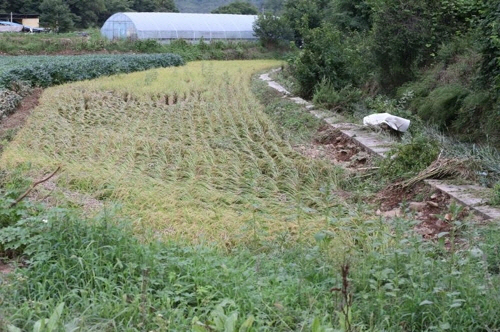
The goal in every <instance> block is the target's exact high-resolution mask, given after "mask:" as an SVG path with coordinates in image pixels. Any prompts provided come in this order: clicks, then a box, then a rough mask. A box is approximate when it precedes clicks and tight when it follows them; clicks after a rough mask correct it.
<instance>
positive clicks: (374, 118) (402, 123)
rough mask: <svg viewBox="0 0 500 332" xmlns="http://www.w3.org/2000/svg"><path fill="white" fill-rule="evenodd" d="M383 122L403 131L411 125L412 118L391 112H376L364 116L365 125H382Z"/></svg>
mask: <svg viewBox="0 0 500 332" xmlns="http://www.w3.org/2000/svg"><path fill="white" fill-rule="evenodd" d="M383 123H385V124H386V125H388V126H389V127H391V128H392V129H394V130H397V131H400V132H403V133H404V132H405V131H407V130H408V127H410V120H408V119H405V118H400V117H399V116H394V115H391V114H389V113H375V114H371V115H368V116H365V117H364V118H363V125H365V126H380V125H381V124H383Z"/></svg>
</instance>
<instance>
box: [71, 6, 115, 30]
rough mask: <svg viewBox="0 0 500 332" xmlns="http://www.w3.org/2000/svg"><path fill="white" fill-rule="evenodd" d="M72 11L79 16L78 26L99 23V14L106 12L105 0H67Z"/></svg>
mask: <svg viewBox="0 0 500 332" xmlns="http://www.w3.org/2000/svg"><path fill="white" fill-rule="evenodd" d="M66 3H67V4H68V6H69V9H70V11H71V12H72V13H73V14H74V15H75V16H76V17H78V18H77V19H76V20H75V21H76V24H75V25H76V27H78V28H88V27H91V26H96V25H98V20H99V15H102V13H104V12H106V2H105V0H66Z"/></svg>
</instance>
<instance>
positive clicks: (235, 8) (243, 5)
mask: <svg viewBox="0 0 500 332" xmlns="http://www.w3.org/2000/svg"><path fill="white" fill-rule="evenodd" d="M258 13H259V10H258V9H257V7H255V6H254V5H252V4H251V3H248V2H242V1H235V2H233V3H230V4H228V5H226V6H221V7H219V8H217V9H214V10H212V14H242V15H257V14H258Z"/></svg>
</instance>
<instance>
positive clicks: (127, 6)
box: [98, 0, 132, 26]
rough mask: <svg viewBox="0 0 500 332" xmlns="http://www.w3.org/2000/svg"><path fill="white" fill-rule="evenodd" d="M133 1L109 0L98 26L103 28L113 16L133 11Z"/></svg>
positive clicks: (100, 16)
mask: <svg viewBox="0 0 500 332" xmlns="http://www.w3.org/2000/svg"><path fill="white" fill-rule="evenodd" d="M131 7H132V0H107V1H106V10H105V11H104V12H102V13H100V15H99V19H98V25H99V26H101V25H102V24H103V23H104V22H105V21H106V20H107V19H108V18H109V17H110V16H111V15H113V14H115V13H119V12H128V11H131Z"/></svg>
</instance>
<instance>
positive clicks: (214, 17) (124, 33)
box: [101, 13, 257, 43]
mask: <svg viewBox="0 0 500 332" xmlns="http://www.w3.org/2000/svg"><path fill="white" fill-rule="evenodd" d="M256 19H257V16H255V15H232V14H191V13H116V14H114V15H112V16H111V17H110V18H108V20H107V21H106V22H105V23H104V25H103V26H102V28H101V34H102V35H103V36H105V37H106V38H108V39H132V40H136V39H154V40H157V41H160V42H167V43H168V42H170V41H172V40H177V39H184V40H187V41H190V42H196V41H199V40H200V39H203V40H206V41H215V40H243V41H253V40H257V37H256V36H255V34H254V31H253V23H254V22H255V20H256Z"/></svg>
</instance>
